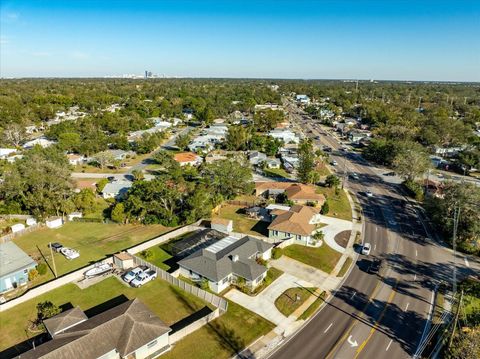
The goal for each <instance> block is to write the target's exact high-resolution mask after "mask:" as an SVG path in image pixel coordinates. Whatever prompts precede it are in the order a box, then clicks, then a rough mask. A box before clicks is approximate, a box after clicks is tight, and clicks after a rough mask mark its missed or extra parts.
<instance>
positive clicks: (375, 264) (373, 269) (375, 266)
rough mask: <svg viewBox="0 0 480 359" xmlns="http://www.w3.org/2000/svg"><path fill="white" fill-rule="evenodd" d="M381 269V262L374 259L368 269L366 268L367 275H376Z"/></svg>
mask: <svg viewBox="0 0 480 359" xmlns="http://www.w3.org/2000/svg"><path fill="white" fill-rule="evenodd" d="M381 268H382V260H381V259H378V258H376V259H374V260H373V261H372V264H370V267H368V273H370V274H378V273H379V272H380V269H381Z"/></svg>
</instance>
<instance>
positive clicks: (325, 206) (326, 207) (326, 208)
mask: <svg viewBox="0 0 480 359" xmlns="http://www.w3.org/2000/svg"><path fill="white" fill-rule="evenodd" d="M329 211H330V206H329V204H328V201H325V203H324V204H323V205H322V208H321V209H320V213H321V214H323V215H325V214H328V212H329Z"/></svg>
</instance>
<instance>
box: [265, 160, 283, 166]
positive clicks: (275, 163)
mask: <svg viewBox="0 0 480 359" xmlns="http://www.w3.org/2000/svg"><path fill="white" fill-rule="evenodd" d="M266 163H267V167H268V168H280V160H279V159H278V158H267V160H266Z"/></svg>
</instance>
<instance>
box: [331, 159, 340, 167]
mask: <svg viewBox="0 0 480 359" xmlns="http://www.w3.org/2000/svg"><path fill="white" fill-rule="evenodd" d="M330 164H331V165H332V166H336V165H337V164H338V163H337V161H335V160H333V161H332V162H330Z"/></svg>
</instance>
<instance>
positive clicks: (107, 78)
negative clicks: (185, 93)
mask: <svg viewBox="0 0 480 359" xmlns="http://www.w3.org/2000/svg"><path fill="white" fill-rule="evenodd" d="M131 75H133V76H138V77H123V76H121V75H119V76H113V75H105V76H0V80H21V79H38V80H40V79H53V80H55V79H57V80H62V79H71V80H75V79H95V80H98V79H102V80H166V79H196V80H202V79H204V80H280V81H343V82H357V81H359V82H368V83H375V82H404V83H418V82H422V83H449V84H480V80H477V81H462V80H398V79H365V78H313V77H312V78H302V77H290V78H289V77H283V78H282V77H228V76H199V77H195V76H155V77H148V78H145V77H143V76H142V75H135V74H131Z"/></svg>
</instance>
